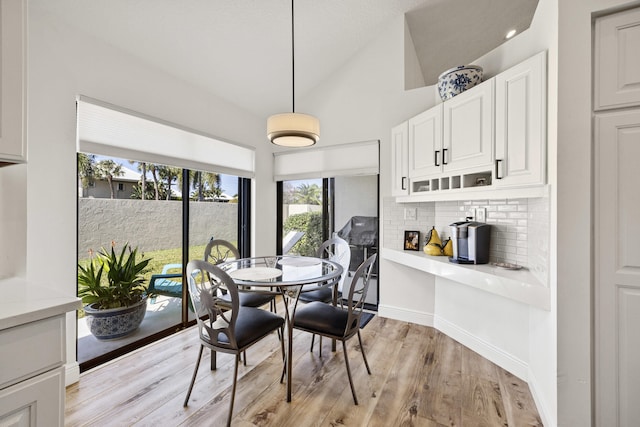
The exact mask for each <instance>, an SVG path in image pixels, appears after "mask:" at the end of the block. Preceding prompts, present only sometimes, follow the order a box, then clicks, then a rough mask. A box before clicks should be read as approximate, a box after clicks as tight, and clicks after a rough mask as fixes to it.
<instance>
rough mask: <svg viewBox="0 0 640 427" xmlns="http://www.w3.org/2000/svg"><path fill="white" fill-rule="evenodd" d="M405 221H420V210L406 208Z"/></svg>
mask: <svg viewBox="0 0 640 427" xmlns="http://www.w3.org/2000/svg"><path fill="white" fill-rule="evenodd" d="M404 219H408V220H414V221H415V220H416V219H418V208H404Z"/></svg>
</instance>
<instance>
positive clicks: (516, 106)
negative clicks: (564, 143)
mask: <svg viewBox="0 0 640 427" xmlns="http://www.w3.org/2000/svg"><path fill="white" fill-rule="evenodd" d="M546 69H547V67H546V52H541V53H539V54H537V55H535V56H533V57H531V58H529V59H528V60H526V61H524V62H522V63H520V64H518V65H516V66H514V67H512V68H510V69H508V70H506V71H504V72H502V73H500V74H499V75H497V76H496V78H495V81H496V83H495V86H496V96H495V115H496V119H495V123H496V130H495V132H496V137H495V150H496V157H495V169H494V177H493V178H494V179H493V184H494V185H495V186H496V187H509V186H523V185H535V184H544V182H545V178H546V163H547V162H546V146H547V144H546V136H547V135H546V133H547V132H546V120H545V119H546V105H547V104H546Z"/></svg>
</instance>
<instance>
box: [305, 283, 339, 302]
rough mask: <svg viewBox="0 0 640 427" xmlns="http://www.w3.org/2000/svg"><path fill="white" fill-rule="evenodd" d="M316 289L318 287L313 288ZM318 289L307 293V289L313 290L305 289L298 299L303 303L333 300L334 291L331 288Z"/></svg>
mask: <svg viewBox="0 0 640 427" xmlns="http://www.w3.org/2000/svg"><path fill="white" fill-rule="evenodd" d="M313 287H314V288H316V287H317V286H313ZM317 288H318V289H316V290H312V291H307V290H306V289H313V288H307V287H303V288H302V292H301V293H300V297H299V298H298V299H299V300H300V301H302V302H313V301H320V302H329V301H331V299H332V298H333V290H332V289H331V287H317Z"/></svg>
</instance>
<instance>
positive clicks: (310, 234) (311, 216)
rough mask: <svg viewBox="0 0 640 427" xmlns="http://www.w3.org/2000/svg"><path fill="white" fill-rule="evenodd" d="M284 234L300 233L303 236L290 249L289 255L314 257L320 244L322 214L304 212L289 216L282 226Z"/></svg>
mask: <svg viewBox="0 0 640 427" xmlns="http://www.w3.org/2000/svg"><path fill="white" fill-rule="evenodd" d="M283 229H284V234H286V233H288V232H289V231H302V232H304V236H303V237H302V239H300V240H299V241H298V243H296V244H295V245H294V246H293V248H291V251H290V253H294V254H298V255H303V256H315V255H316V251H317V250H318V248H319V247H320V245H321V244H322V212H306V213H301V214H295V215H291V216H290V217H289V218H287V220H286V221H285V223H284V225H283Z"/></svg>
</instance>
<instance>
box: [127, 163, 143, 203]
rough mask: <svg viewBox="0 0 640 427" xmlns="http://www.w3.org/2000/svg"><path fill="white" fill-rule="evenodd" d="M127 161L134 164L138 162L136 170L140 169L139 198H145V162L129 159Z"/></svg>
mask: <svg viewBox="0 0 640 427" xmlns="http://www.w3.org/2000/svg"><path fill="white" fill-rule="evenodd" d="M129 163H131V164H132V165H135V164H136V163H138V170H139V171H140V188H141V189H142V190H141V191H140V199H141V200H144V199H145V193H146V192H147V164H146V163H145V162H136V161H135V160H129Z"/></svg>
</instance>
